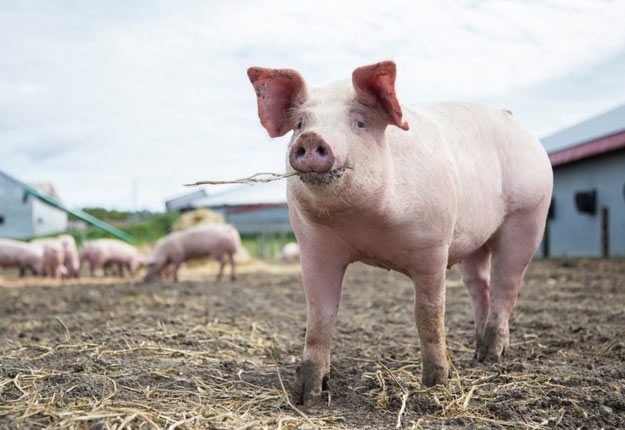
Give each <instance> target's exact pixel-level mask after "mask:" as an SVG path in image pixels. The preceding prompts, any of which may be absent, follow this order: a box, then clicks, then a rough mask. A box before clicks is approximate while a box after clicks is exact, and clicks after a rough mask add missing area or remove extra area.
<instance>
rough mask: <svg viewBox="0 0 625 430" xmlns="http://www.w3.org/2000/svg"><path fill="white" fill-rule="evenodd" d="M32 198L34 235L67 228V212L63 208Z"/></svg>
mask: <svg viewBox="0 0 625 430" xmlns="http://www.w3.org/2000/svg"><path fill="white" fill-rule="evenodd" d="M30 199H31V200H32V205H33V211H32V222H33V226H34V235H42V234H48V233H57V232H60V231H65V230H67V213H66V212H65V211H62V210H61V209H58V208H55V207H54V206H50V205H49V204H47V203H44V202H42V201H41V200H38V199H36V198H33V197H30Z"/></svg>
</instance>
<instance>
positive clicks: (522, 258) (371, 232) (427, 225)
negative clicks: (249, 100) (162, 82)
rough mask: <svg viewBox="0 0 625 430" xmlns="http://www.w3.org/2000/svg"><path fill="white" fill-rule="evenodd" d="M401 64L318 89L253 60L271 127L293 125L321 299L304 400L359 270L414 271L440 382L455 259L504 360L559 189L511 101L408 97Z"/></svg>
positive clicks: (292, 163)
mask: <svg viewBox="0 0 625 430" xmlns="http://www.w3.org/2000/svg"><path fill="white" fill-rule="evenodd" d="M395 73H396V70H395V64H394V63H393V62H390V61H386V62H381V63H378V64H373V65H369V66H364V67H360V68H358V69H356V70H354V72H353V74H352V79H351V82H349V81H343V82H338V83H335V84H332V85H329V86H327V87H325V88H321V89H309V88H307V86H306V84H305V82H304V79H303V78H302V77H301V76H300V74H299V73H297V72H296V71H293V70H288V69H280V70H277V69H263V68H256V67H254V68H250V69H249V70H248V76H249V78H250V81H251V82H252V85H253V86H254V89H255V91H256V96H257V104H258V114H259V117H260V121H261V123H262V125H263V126H264V127H265V129H266V130H267V132H268V133H269V135H270V136H272V137H277V136H282V135H284V134H286V133H287V132H288V131H290V130H293V135H292V137H291V141H290V144H289V149H288V155H287V159H288V162H287V171H289V172H292V171H294V170H295V171H296V172H297V173H298V175H297V176H295V177H290V178H289V179H288V190H287V195H288V203H289V212H290V218H291V224H292V226H293V229H294V231H295V234H296V237H297V240H298V243H299V244H300V249H301V261H302V280H303V284H304V292H305V294H306V301H307V305H308V325H307V330H306V339H305V345H304V354H303V363H302V365H301V367H300V369H299V371H298V378H297V381H296V384H295V393H294V394H295V400H296V401H298V402H307V401H309V400H312V399H314V398H315V397H317V396H319V394H320V392H321V387H322V381H323V379H324V378H325V377H326V375H327V374H328V373H329V371H330V344H331V338H332V330H333V327H334V324H335V320H336V316H337V312H338V309H339V301H340V296H341V285H342V280H343V275H344V272H345V269H346V267H347V266H348V265H349V264H350V263H352V262H354V261H362V262H365V263H367V264H371V265H375V266H380V267H384V268H387V269H393V270H396V271H399V272H401V273H404V274H406V275H408V276H409V277H410V278H411V279H412V280H413V281H414V286H415V307H414V311H415V321H416V325H417V328H418V331H419V337H420V340H421V356H422V366H423V369H422V378H423V383H424V384H425V385H427V386H431V385H434V384H439V383H443V382H445V381H446V380H447V378H448V364H447V352H446V344H445V323H444V313H445V291H444V286H445V270H446V269H447V268H448V267H451V266H453V265H455V264H457V263H461V264H460V269H461V272H462V275H463V279H464V282H465V285H466V286H467V288H468V290H469V293H470V296H471V300H472V304H473V309H474V317H475V328H476V338H477V354H476V355H477V358H478V359H479V360H484V359H486V358H490V359H499V357H500V356H501V355H502V353H503V352H504V350H505V349H506V348H507V347H508V343H509V340H508V339H509V330H508V319H509V317H510V313H511V312H512V309H513V307H514V304H515V301H516V297H517V293H518V291H519V288H520V286H521V282H522V278H523V274H524V272H525V269H526V267H527V265H528V263H529V261H530V260H531V258H532V256H533V255H534V253H535V251H536V248H537V246H538V244H539V242H540V240H541V236H542V233H543V229H544V224H545V219H546V214H547V209H548V207H549V203H550V198H551V189H552V172H551V166H550V163H549V160H548V158H547V155H546V154H545V151H544V149H543V147H542V145H541V144H540V142H539V141H538V140H537V139H536V137H534V136H533V135H532V134H531V133H530V132H529V131H527V130H526V129H524V128H523V127H522V126H521V125H520V124H519V123H518V122H517V121H516V120H515V119H514V118H513V117H512V115H511V114H510V113H509V112H507V111H504V110H500V109H489V108H485V107H481V106H477V105H472V104H452V103H446V104H430V105H423V106H417V107H414V108H408V107H406V106H402V105H400V103H399V101H398V99H397V97H396V93H395Z"/></svg>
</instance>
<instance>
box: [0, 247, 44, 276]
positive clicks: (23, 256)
mask: <svg viewBox="0 0 625 430" xmlns="http://www.w3.org/2000/svg"><path fill="white" fill-rule="evenodd" d="M0 267H16V268H18V269H20V275H21V276H23V275H24V273H25V270H26V269H29V270H30V271H31V272H32V273H33V275H42V274H43V247H42V246H40V245H34V244H31V243H26V242H21V241H18V240H11V239H0Z"/></svg>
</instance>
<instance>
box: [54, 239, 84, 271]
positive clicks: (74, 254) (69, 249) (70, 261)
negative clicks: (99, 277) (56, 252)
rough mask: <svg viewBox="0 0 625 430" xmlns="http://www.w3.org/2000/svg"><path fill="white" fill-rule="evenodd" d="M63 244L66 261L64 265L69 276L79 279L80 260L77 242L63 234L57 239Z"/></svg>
mask: <svg viewBox="0 0 625 430" xmlns="http://www.w3.org/2000/svg"><path fill="white" fill-rule="evenodd" d="M57 238H58V239H59V240H60V241H61V243H62V244H63V251H64V261H63V264H64V265H65V268H66V269H67V273H68V275H69V276H73V277H75V278H78V276H79V275H80V259H79V257H78V248H77V247H76V240H75V239H74V238H73V236H70V235H69V234H62V235H60V236H58V237H57Z"/></svg>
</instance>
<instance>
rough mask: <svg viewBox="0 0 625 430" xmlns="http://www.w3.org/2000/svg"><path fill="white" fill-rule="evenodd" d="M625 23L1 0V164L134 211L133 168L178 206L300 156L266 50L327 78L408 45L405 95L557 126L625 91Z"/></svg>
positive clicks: (76, 201) (401, 74) (394, 7)
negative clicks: (284, 122)
mask: <svg viewBox="0 0 625 430" xmlns="http://www.w3.org/2000/svg"><path fill="white" fill-rule="evenodd" d="M623 22H625V1H607V0H606V1H601V0H596V1H590V0H586V1H580V0H562V1H557V0H548V1H538V0H535V1H524V0H505V1H504V0H501V1H500V0H491V1H478V0H465V1H459V0H453V1H452V0H431V1H404V2H399V1H397V2H393V1H384V2H382V1H377V2H373V1H365V0H359V1H351V2H350V1H336V0H332V1H324V0H315V1H314V2H298V1H292V0H290V1H271V2H270V1H257V0H250V1H246V0H239V1H236V0H235V1H228V2H220V3H219V4H217V2H212V1H211V2H207V1H202V0H197V1H169V2H165V1H163V2H159V1H131V0H118V1H112V0H109V1H106V2H101V1H83V0H75V1H54V2H46V1H32V2H30V1H20V2H11V1H0V52H1V53H2V55H0V170H4V171H6V172H8V173H10V174H13V175H15V176H17V177H18V178H20V179H22V180H25V181H50V182H52V183H54V185H55V186H56V188H57V189H58V191H59V193H60V194H61V196H62V198H63V199H64V200H65V201H66V202H67V203H68V204H69V205H70V206H73V207H82V206H96V205H97V206H106V207H111V208H119V209H123V208H132V207H133V206H134V205H135V203H134V202H133V197H132V195H133V193H132V184H133V182H134V183H135V184H136V189H137V199H136V206H137V207H138V208H150V209H161V208H162V202H163V200H164V199H165V198H168V197H172V196H175V195H178V194H181V193H185V192H187V191H188V190H187V189H184V188H183V187H182V186H181V184H183V183H186V182H189V181H193V180H197V179H208V178H212V179H214V178H235V177H241V176H247V175H249V174H252V173H255V172H258V171H276V172H281V171H284V152H285V148H286V142H287V141H288V137H285V138H281V139H278V140H275V141H272V140H271V139H270V138H269V137H268V136H267V134H266V132H265V131H264V129H262V127H261V126H260V124H259V123H258V119H257V114H256V102H255V96H254V92H253V90H252V88H251V86H250V84H249V82H248V80H247V76H246V73H245V72H246V69H247V67H249V66H250V65H261V66H268V67H290V68H294V69H297V70H299V71H300V72H301V73H302V74H303V75H304V77H305V78H306V79H307V81H308V83H309V85H311V86H320V85H323V84H325V83H328V82H331V81H334V80H338V79H345V78H348V77H349V76H350V75H351V72H352V70H353V69H354V68H355V67H358V66H360V65H364V64H368V63H373V62H376V61H379V60H383V59H393V60H394V61H395V62H396V63H397V65H398V83H397V85H398V95H399V98H400V100H401V102H402V103H404V104H416V103H419V102H422V101H437V100H441V101H442V100H445V101H454V100H463V101H476V102H481V103H485V104H489V105H492V106H499V107H505V108H507V109H511V110H512V111H514V114H515V116H517V117H518V118H520V119H521V120H522V121H523V122H524V123H525V124H527V125H528V126H529V127H531V128H532V129H533V130H534V131H535V132H536V133H537V134H538V135H539V136H545V135H547V134H549V133H551V132H554V131H557V130H558V129H560V128H562V127H565V126H567V125H571V124H574V123H575V122H577V121H579V120H582V119H585V118H588V117H590V116H593V115H596V114H598V113H601V112H603V111H605V110H608V109H611V108H613V107H615V106H618V105H620V104H623V103H625V25H623ZM250 190H251V192H254V189H253V188H251V189H250ZM209 191H210V192H214V191H217V190H213V189H210V190H209Z"/></svg>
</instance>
